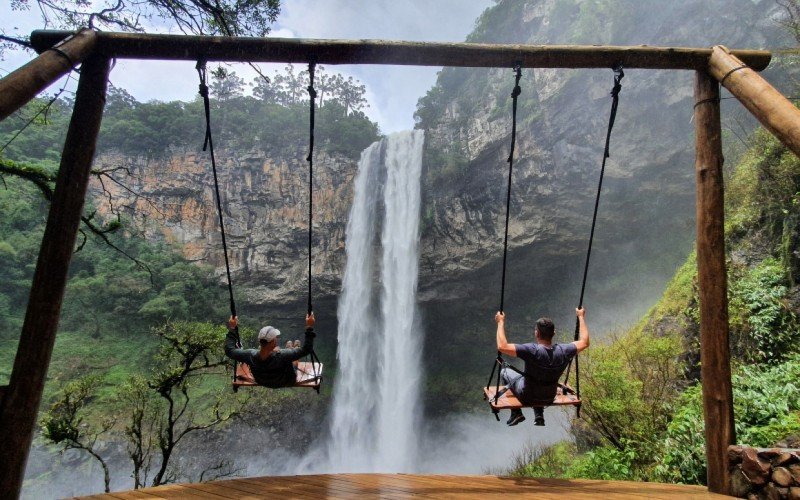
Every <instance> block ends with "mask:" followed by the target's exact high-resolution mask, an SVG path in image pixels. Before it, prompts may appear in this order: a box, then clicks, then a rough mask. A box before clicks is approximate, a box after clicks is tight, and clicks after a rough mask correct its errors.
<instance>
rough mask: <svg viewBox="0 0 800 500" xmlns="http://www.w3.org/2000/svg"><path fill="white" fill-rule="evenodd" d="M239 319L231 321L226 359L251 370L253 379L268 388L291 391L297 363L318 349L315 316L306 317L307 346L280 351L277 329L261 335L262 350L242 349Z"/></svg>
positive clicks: (260, 347)
mask: <svg viewBox="0 0 800 500" xmlns="http://www.w3.org/2000/svg"><path fill="white" fill-rule="evenodd" d="M238 325H239V320H238V318H237V317H235V316H232V317H231V318H230V319H229V320H228V335H227V336H226V337H225V355H226V356H228V357H229V358H231V359H233V360H235V361H238V362H239V363H244V364H246V365H248V366H249V367H250V371H251V372H252V373H253V378H254V379H255V381H256V382H257V383H258V384H259V385H263V386H265V387H273V388H276V387H291V386H293V385H294V384H295V381H296V380H297V374H296V371H297V360H298V359H300V358H302V357H303V356H306V355H307V354H309V353H310V352H311V351H312V349H313V347H314V337H315V336H316V334H315V333H314V313H311V314H308V315H306V335H305V340H304V341H303V345H302V346H299V347H292V348H287V349H279V348H278V337H280V335H281V332H280V330H278V329H277V328H275V327H273V326H265V327H264V328H262V329H261V330H259V332H258V344H259V348H258V349H242V348H241V347H238V346H237V345H236V344H237V341H238V335H237V331H236V328H237V327H238Z"/></svg>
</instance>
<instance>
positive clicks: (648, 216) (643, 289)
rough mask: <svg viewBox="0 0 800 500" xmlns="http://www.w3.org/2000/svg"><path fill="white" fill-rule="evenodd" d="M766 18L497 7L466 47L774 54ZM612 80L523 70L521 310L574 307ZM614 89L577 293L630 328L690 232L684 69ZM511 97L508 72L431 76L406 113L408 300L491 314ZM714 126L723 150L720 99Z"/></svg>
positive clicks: (629, 8)
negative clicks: (444, 302)
mask: <svg viewBox="0 0 800 500" xmlns="http://www.w3.org/2000/svg"><path fill="white" fill-rule="evenodd" d="M780 14H781V11H780V7H779V6H778V5H777V4H775V3H774V2H773V1H771V0H760V1H759V0H752V1H751V0H736V1H733V2H731V1H722V0H717V1H715V0H712V1H702V2H699V1H690V0H678V1H674V2H660V1H653V0H650V1H638V0H637V1H633V0H608V1H588V0H587V1H577V0H574V1H570V0H565V1H564V0H559V1H555V0H544V1H543V0H501V1H499V2H498V3H497V5H496V6H494V7H492V8H490V9H488V10H487V11H486V12H485V13H484V14H483V15H482V17H481V18H480V19H479V20H478V21H477V22H476V28H475V31H474V32H473V34H472V35H470V37H468V40H469V41H474V42H495V43H531V44H598V43H600V44H615V45H639V44H647V45H662V46H666V45H670V46H701V47H702V46H711V45H714V44H725V45H727V46H729V47H748V48H762V47H771V48H775V47H780V46H785V45H789V44H790V42H789V37H788V34H785V33H783V32H782V31H781V28H780V26H779V24H778V22H777V21H776V20H777V19H778V18H779V15H780ZM776 66H777V67H776ZM773 67H776V68H775V69H772V70H770V71H767V72H766V76H767V78H768V79H770V80H771V81H773V82H774V83H776V84H777V85H778V86H779V88H780V87H781V84H782V83H783V82H784V81H785V69H784V68H781V67H780V64H777V65H776V64H775V63H773ZM612 83H613V75H612V72H611V71H610V70H607V69H596V70H561V69H557V70H556V69H535V70H532V69H524V70H523V78H522V81H521V86H522V95H521V96H520V98H519V111H518V135H517V153H516V155H515V163H514V178H513V184H512V203H511V224H510V229H509V246H510V249H511V254H510V257H509V259H510V260H509V262H510V266H511V273H510V275H509V281H508V284H507V286H508V287H510V289H511V290H512V295H523V296H524V297H525V298H524V299H520V300H521V301H522V302H524V303H527V307H526V308H525V309H530V305H531V304H532V303H533V304H538V305H539V306H540V307H541V308H542V309H546V308H549V306H556V307H560V308H561V309H565V308H564V303H563V299H564V297H568V298H569V301H568V303H572V302H575V301H576V300H577V298H578V292H579V290H580V286H579V283H580V282H579V279H580V274H581V271H582V270H583V269H582V264H583V258H584V255H585V252H586V244H587V240H588V236H589V228H590V224H591V214H592V205H593V202H594V196H595V190H596V188H597V180H598V177H599V170H600V163H601V160H602V155H603V143H604V140H605V130H606V126H607V122H608V115H609V109H610V105H611V98H610V96H609V92H610V90H611V87H612ZM622 84H623V90H622V93H621V96H620V105H619V111H618V115H617V120H616V125H615V128H614V132H613V135H612V140H611V158H610V160H609V162H608V165H607V169H606V177H605V181H604V186H603V194H602V199H601V204H600V215H599V219H598V226H597V234H596V237H595V246H594V250H593V255H592V267H591V272H590V280H593V281H590V286H589V288H588V289H587V294H588V295H587V300H589V301H590V302H591V303H593V304H603V305H604V306H605V305H606V304H609V305H611V304H617V305H616V306H615V307H616V310H615V312H613V313H610V314H609V317H608V319H609V321H612V322H614V321H616V322H620V321H622V322H624V321H628V320H633V318H634V317H635V316H636V315H637V314H640V313H641V312H643V308H644V307H647V304H648V303H649V300H653V299H655V298H657V296H658V295H659V294H660V292H661V290H662V289H663V288H662V287H663V284H664V281H665V280H666V279H667V278H668V277H669V276H670V275H671V274H672V272H673V271H674V269H675V267H676V266H677V265H678V263H679V262H681V260H682V259H683V258H684V257H685V255H686V252H687V251H688V249H689V248H690V247H691V244H692V240H693V227H694V226H693V224H694V223H693V214H694V213H693V211H694V169H693V163H694V158H693V154H694V153H693V150H694V145H693V138H694V130H693V125H692V123H691V120H692V105H693V74H692V72H689V71H680V72H678V71H653V70H627V71H626V76H625V78H624V79H623V81H622ZM513 85H514V79H513V71H512V70H511V69H510V68H508V69H490V70H485V69H476V70H471V69H458V68H447V69H444V70H443V71H442V72H441V73H440V75H439V78H438V82H437V85H436V86H435V87H434V88H433V89H432V90H431V91H430V92H429V93H428V95H427V96H426V97H424V98H422V99H421V100H420V104H419V106H418V109H417V114H416V116H417V120H418V127H420V128H423V129H425V130H426V133H427V134H426V135H427V151H426V155H427V161H426V182H425V184H424V189H425V200H426V205H425V209H424V210H425V213H424V227H425V229H424V236H423V273H424V274H423V276H422V277H421V279H420V282H421V284H422V285H421V286H422V290H423V293H422V295H423V297H427V298H431V299H433V298H434V297H437V298H441V297H446V296H449V297H451V298H468V297H472V299H471V300H473V301H474V300H475V299H474V295H475V294H476V292H477V291H478V290H481V291H483V290H484V289H486V288H487V287H488V289H489V290H488V293H490V294H491V295H492V298H491V299H488V300H486V301H485V303H486V305H487V307H493V306H491V305H490V304H492V303H493V302H494V301H496V298H497V295H499V287H500V286H499V285H500V279H499V274H498V272H499V269H498V268H497V260H498V258H499V257H500V256H501V251H502V238H503V234H502V231H503V218H504V216H505V187H506V182H507V181H506V179H507V172H508V170H507V169H508V164H507V163H506V157H507V155H508V150H509V146H510V131H511V99H510V93H511V90H512V88H513ZM785 91H787V92H788V91H790V90H788V89H786V90H785ZM723 116H724V124H725V128H726V143H727V146H729V147H730V146H731V145H734V146H735V145H736V144H733V143H736V139H735V138H734V136H733V133H734V132H735V130H734V129H736V128H738V127H739V126H742V127H743V129H744V130H747V129H750V128H752V126H753V121H752V120H750V119H749V118H748V117H746V116H744V114H743V113H742V111H741V106H740V105H739V104H738V103H737V102H736V101H735V100H725V101H723ZM729 151H730V149H729ZM455 276H462V277H466V276H469V278H468V279H465V280H462V283H461V284H459V283H458V282H457V281H458V280H456V283H453V278H454V277H455ZM565 287H567V288H569V293H567V295H565V296H561V294H562V289H563V288H565ZM495 290H496V293H495V292H494V291H495ZM478 295H483V293H481V294H478ZM479 300H480V299H479ZM620 303H623V304H627V305H626V306H623V307H621V306H620V305H619V304H620ZM633 304H636V305H637V307H633V308H631V307H630V306H631V305H633ZM522 305H524V304H523V303H520V306H522ZM604 308H605V307H604ZM537 309H539V307H537ZM566 309H568V308H566ZM568 313H569V311H568V310H567V311H566V314H563V316H564V318H565V319H568V317H569V316H568ZM526 314H534V313H532V312H526ZM620 314H621V316H620Z"/></svg>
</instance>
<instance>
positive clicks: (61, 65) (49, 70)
mask: <svg viewBox="0 0 800 500" xmlns="http://www.w3.org/2000/svg"><path fill="white" fill-rule="evenodd" d="M96 38H97V37H96V36H95V32H94V31H92V30H83V31H80V32H78V33H76V34H75V35H73V36H72V37H70V38H68V39H66V40H64V41H63V43H59V44H58V45H56V46H55V47H53V48H52V50H48V51H46V52H43V53H42V55H40V56H39V57H37V58H36V59H34V60H33V61H31V62H29V63H28V64H26V65H25V66H22V67H21V68H19V69H17V70H15V71H12V72H11V73H9V74H8V75H6V76H5V77H3V79H1V80H0V120H3V119H5V118H6V117H7V116H8V115H10V114H11V113H13V112H14V111H16V110H18V109H19V108H21V107H22V106H24V105H25V103H27V102H28V101H30V100H31V99H33V98H34V97H35V96H36V94H38V93H39V92H41V91H42V90H44V89H46V88H47V87H48V86H49V85H50V84H51V83H53V82H54V81H56V80H57V79H59V78H61V77H62V76H63V75H65V74H66V73H67V72H68V71H69V70H71V69H72V68H73V67H74V66H76V65H77V64H79V63H81V62H83V60H84V59H85V58H86V57H87V56H88V55H89V54H90V53H91V52H92V49H94V45H95V41H96Z"/></svg>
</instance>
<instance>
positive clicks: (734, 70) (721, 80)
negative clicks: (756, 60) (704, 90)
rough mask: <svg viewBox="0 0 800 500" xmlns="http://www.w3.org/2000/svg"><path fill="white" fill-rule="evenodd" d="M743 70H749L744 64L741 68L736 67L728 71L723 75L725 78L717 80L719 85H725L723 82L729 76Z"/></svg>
mask: <svg viewBox="0 0 800 500" xmlns="http://www.w3.org/2000/svg"><path fill="white" fill-rule="evenodd" d="M745 68H749V66H748V65H746V64H742V65H741V66H737V67H735V68H733V69H732V70H730V71H728V72H727V73H725V76H723V77H722V78H721V79H720V80H719V84H720V85H725V80H727V79H728V77H729V76H731V75H732V74H734V73H736V72H737V71H739V70H740V69H745Z"/></svg>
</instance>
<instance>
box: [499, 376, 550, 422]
mask: <svg viewBox="0 0 800 500" xmlns="http://www.w3.org/2000/svg"><path fill="white" fill-rule="evenodd" d="M500 377H501V378H502V379H503V383H504V384H505V385H506V386H508V387H510V388H511V390H512V391H514V394H515V395H516V396H517V397H519V395H520V394H523V392H524V390H525V376H524V375H520V374H519V373H517V372H515V371H514V370H512V369H510V368H503V369H502V370H500ZM521 402H522V404H525V402H524V401H521ZM533 416H534V417H535V418H544V408H543V407H541V406H534V407H533Z"/></svg>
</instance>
